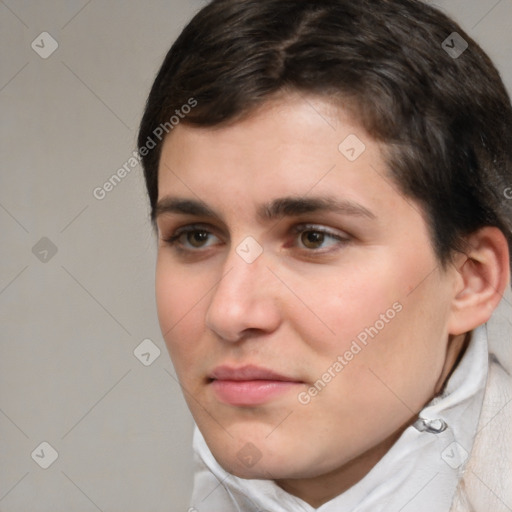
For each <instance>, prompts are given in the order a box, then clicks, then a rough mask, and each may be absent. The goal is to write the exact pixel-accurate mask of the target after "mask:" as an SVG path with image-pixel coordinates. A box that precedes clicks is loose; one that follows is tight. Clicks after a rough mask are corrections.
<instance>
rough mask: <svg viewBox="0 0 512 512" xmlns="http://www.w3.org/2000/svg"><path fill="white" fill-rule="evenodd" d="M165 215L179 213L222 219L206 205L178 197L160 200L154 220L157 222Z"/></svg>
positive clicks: (167, 197) (166, 197)
mask: <svg viewBox="0 0 512 512" xmlns="http://www.w3.org/2000/svg"><path fill="white" fill-rule="evenodd" d="M165 213H179V214H182V215H193V216H196V217H214V218H218V219H220V218H221V216H220V215H218V214H217V213H216V212H214V211H213V210H212V209H211V208H210V207H209V206H208V205H206V203H204V202H202V201H196V200H193V199H180V198H178V197H170V196H165V197H163V198H162V199H160V200H159V201H158V202H157V204H156V206H155V210H154V212H153V219H154V220H156V219H157V218H158V217H159V216H160V215H163V214H165Z"/></svg>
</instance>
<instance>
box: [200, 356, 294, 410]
mask: <svg viewBox="0 0 512 512" xmlns="http://www.w3.org/2000/svg"><path fill="white" fill-rule="evenodd" d="M301 384H303V382H301V381H299V380H297V379H295V378H293V377H288V376H286V375H281V374H279V373H277V372H274V371H273V370H269V369H266V368H260V367H258V366H253V365H247V366H242V367H239V368H234V367H230V366H218V367H216V368H215V369H214V370H213V371H212V372H211V373H210V375H209V386H210V387H211V389H212V391H213V393H214V395H215V396H216V398H217V399H218V400H219V401H221V402H223V403H226V404H229V405H233V406H256V405H262V404H265V403H267V402H270V401H272V400H274V399H276V398H278V397H279V396H281V395H283V394H284V393H287V392H289V391H291V390H293V389H294V388H296V387H297V386H300V385H301Z"/></svg>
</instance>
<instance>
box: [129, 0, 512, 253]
mask: <svg viewBox="0 0 512 512" xmlns="http://www.w3.org/2000/svg"><path fill="white" fill-rule="evenodd" d="M454 32H456V33H457V35H456V36H454V35H453V33H454ZM450 37H451V38H452V39H450ZM454 37H455V38H456V39H454ZM460 38H462V39H460ZM443 41H448V43H445V44H444V45H443ZM456 41H457V42H459V43H460V42H461V41H464V42H465V43H467V45H468V47H467V49H466V50H465V51H464V52H463V53H462V54H460V55H457V56H455V55H454V54H453V53H452V52H449V51H447V46H448V48H453V47H454V46H455V42H456ZM283 90H291V91H299V92H301V93H305V94H313V95H321V96H323V97H327V98H332V99H333V100H334V101H336V102H338V103H340V104H342V105H343V103H345V104H346V105H350V106H351V111H353V114H354V115H355V117H356V119H357V120H358V121H359V122H360V123H361V125H362V126H363V127H364V128H365V130H366V131H367V132H368V133H369V134H370V135H371V136H372V137H374V138H375V139H376V140H379V141H382V142H384V143H386V144H387V145H388V147H389V149H390V151H389V154H388V155H387V160H388V162H387V163H388V167H389V173H390V176H391V178H392V179H393V180H394V181H395V183H396V184H397V185H398V187H399V189H400V190H401V192H402V193H404V194H405V195H406V196H408V197H410V198H412V199H415V200H417V201H418V202H419V204H420V205H421V206H422V208H423V210H424V212H425V214H426V218H427V220H428V223H429V226H430V229H431V233H432V240H433V246H434V247H435V249H436V253H437V255H438V257H439V259H440V261H441V262H443V263H444V262H446V261H447V260H448V259H449V256H450V255H451V253H452V251H454V250H461V249H463V245H462V243H463V240H464V236H465V235H468V234H470V233H472V232H474V231H476V230H477V229H479V228H481V227H483V226H488V225H490V226H496V227H498V228H499V229H500V230H501V231H502V232H503V233H504V234H505V236H506V237H507V239H508V242H509V248H510V247H512V213H511V212H512V199H510V198H509V199H507V197H506V196H507V194H506V191H507V190H511V189H510V187H511V186H512V107H511V104H510V98H509V96H508V94H507V91H506V89H505V87H504V85H503V83H502V81H501V78H500V76H499V73H498V71H497V70H496V68H495V67H494V65H493V64H492V62H491V61H490V59H489V57H488V56H487V55H486V54H485V53H484V52H483V50H482V49H481V48H480V47H479V46H478V44H477V43H476V42H475V41H473V40H472V39H471V38H470V37H469V36H468V35H467V34H466V33H465V32H464V31H463V30H462V29H461V28H460V27H459V26H458V25H457V24H456V23H455V22H454V21H452V20H451V19H449V18H448V17H447V16H445V15H444V14H443V13H441V12H440V11H438V10H436V9H434V8H433V7H431V6H429V5H427V4H425V3H423V2H420V1H416V0H214V1H213V2H211V3H210V4H208V5H207V6H206V7H204V8H203V9H202V10H201V11H200V12H199V13H198V14H197V15H196V16H195V17H194V18H193V19H192V21H191V22H190V23H189V24H188V25H187V26H186V27H185V29H184V30H183V32H182V33H181V35H180V36H179V38H178V39H177V40H176V42H175V43H174V45H173V46H172V48H171V49H170V51H169V53H168V54H167V56H166V58H165V60H164V62H163V64H162V67H161V69H160V71H159V73H158V75H157V77H156V80H155V82H154V84H153V87H152V89H151V92H150V95H149V98H148V101H147V105H146V110H145V113H144V116H143V118H142V122H141V126H140V132H139V139H138V143H139V149H140V148H141V147H143V146H144V145H146V144H147V141H148V140H149V139H151V138H152V137H153V138H154V135H153V134H154V130H155V128H156V127H157V126H159V125H162V124H165V123H166V121H168V119H169V117H170V116H172V115H173V113H174V112H175V110H176V109H179V108H180V107H181V106H182V105H184V104H187V102H189V101H190V98H194V101H195V102H197V106H195V108H193V109H191V111H190V112H189V114H187V115H186V116H184V118H183V119H182V120H180V122H183V123H187V124H192V125H198V126H213V125H221V124H224V123H228V122H232V121H236V120H237V119H239V118H241V117H242V116H244V115H247V114H249V113H250V112H251V111H253V110H254V109H255V108H256V107H258V106H259V105H261V104H262V103H263V102H265V101H267V100H268V99H270V98H271V96H272V95H274V94H276V93H278V92H282V91H283ZM163 140H164V139H163V138H160V139H159V140H157V141H155V146H156V147H155V148H154V149H152V150H151V151H146V152H145V156H143V157H142V163H143V167H144V174H145V179H146V184H147V190H148V194H149V199H150V204H151V209H152V219H153V220H154V209H155V205H156V201H157V197H158V164H159V159H160V152H161V146H162V142H163ZM511 254H512V250H511Z"/></svg>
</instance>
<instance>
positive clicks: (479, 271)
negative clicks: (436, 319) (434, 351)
mask: <svg viewBox="0 0 512 512" xmlns="http://www.w3.org/2000/svg"><path fill="white" fill-rule="evenodd" d="M466 242H467V248H468V249H467V251H466V253H465V254H461V255H457V257H456V258H455V262H454V270H455V272H456V279H455V288H454V297H453V300H452V310H451V313H450V319H449V323H448V329H449V331H448V332H449V333H450V334H453V335H458V334H463V333H467V332H469V331H471V330H473V329H475V328H476V327H478V326H479V325H482V324H484V323H485V322H487V321H488V320H489V318H490V317H491V315H492V313H493V311H494V310H495V308H496V307H497V305H498V304H499V302H500V300H501V298H502V297H503V294H504V292H505V289H506V287H507V286H508V285H509V283H510V255H509V248H508V243H507V239H506V238H505V235H504V234H503V232H502V231H501V230H499V229H498V228H495V227H490V226H488V227H484V228H482V229H480V230H478V231H476V232H475V233H472V234H471V235H469V236H468V237H467V238H466Z"/></svg>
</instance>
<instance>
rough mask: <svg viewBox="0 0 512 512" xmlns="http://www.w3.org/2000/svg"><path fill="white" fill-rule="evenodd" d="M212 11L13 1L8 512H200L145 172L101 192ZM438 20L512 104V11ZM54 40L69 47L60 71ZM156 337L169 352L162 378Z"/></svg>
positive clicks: (478, 1)
mask: <svg viewBox="0 0 512 512" xmlns="http://www.w3.org/2000/svg"><path fill="white" fill-rule="evenodd" d="M201 5H202V2H201V1H200V0H196V1H186V0H166V1H164V0H150V1H147V2H142V1H133V0H131V1H121V0H112V1H108V2H107V1H106V0H103V1H100V0H90V1H84V0H76V1H70V0H68V1H64V0H61V1H59V0H48V1H44V2H36V1H22V0H3V1H0V53H1V75H0V104H1V109H2V116H1V157H2V159H1V165H2V170H1V186H0V230H1V243H0V251H1V260H0V261H1V267H0V319H1V321H0V329H1V331H0V332H1V345H0V511H2V512H18V511H19V512H40V511H41V512H42V511H48V512H55V511H64V510H65V511H69V512H89V511H91V512H94V511H98V510H100V511H104V512H107V511H108V512H115V511H119V512H153V511H154V512H163V511H172V512H174V511H186V510H187V509H188V497H189V494H190V491H191V483H192V464H191V448H190V444H191V434H192V419H191V416H190V414H189V412H188V410H187V408H186V406H185V403H184V401H183V399H182V397H181V393H180V389H179V386H178V385H177V382H176V379H175V373H174V370H173V369H172V365H171V363H170V361H169V358H168V355H167V352H166V349H165V344H164V342H163V340H162V338H161V335H160V331H159V327H158V323H157V318H156V312H155V302H154V293H153V275H154V262H155V240H154V238H153V234H152V231H151V226H150V224H149V222H148V207H147V202H146V197H145V192H144V188H143V182H142V179H141V172H140V168H139V167H138V166H137V167H135V168H133V170H132V171H131V172H130V173H129V174H128V175H127V176H126V177H125V178H124V179H123V180H122V181H121V182H120V183H119V184H118V185H117V186H116V187H115V188H114V189H113V190H112V191H110V192H109V193H108V194H106V197H105V198H104V199H103V200H98V199H96V198H95V197H94V196H93V190H94V189H95V188H96V187H101V186H102V185H103V183H104V182H105V181H107V180H108V179H109V178H110V177H111V176H112V174H114V173H115V172H116V171H117V169H118V168H120V167H121V166H122V165H123V164H125V163H126V162H127V160H128V159H129V158H130V157H131V156H132V151H134V149H135V148H136V144H135V140H136V129H137V124H138V121H139V118H140V116H141V113H142V108H143V104H144V101H145V99H146V95H147V93H148V91H149V87H150V85H151V83H152V79H153V77H154V75H155V73H156V70H157V68H158V66H159V64H160V63H161V60H162V58H163V56H164V55H165V53H166V51H167V50H168V48H169V46H170V44H171V43H172V41H173V40H174V38H175V37H176V36H177V35H178V33H179V30H180V29H181V28H182V27H183V26H184V24H185V23H186V21H187V20H188V19H189V18H190V17H191V15H192V14H193V13H194V12H195V11H196V10H197V9H198V8H199V7H200V6H201ZM437 5H439V6H441V7H442V8H443V9H444V10H445V11H447V12H448V13H449V14H451V15H452V16H454V17H455V18H456V19H457V20H458V21H459V22H460V23H461V24H462V26H463V28H464V29H466V30H467V31H468V32H469V33H470V34H471V35H472V36H473V37H474V38H476V39H477V41H479V42H480V44H481V45H482V46H483V47H484V49H486V50H487V51H488V52H489V54H490V55H491V57H492V58H493V59H494V61H495V62H496V64H497V65H498V67H499V69H500V70H501V72H502V76H503V78H504V80H505V82H506V84H507V86H508V87H509V90H512V50H511V49H512V30H511V28H512V0H500V1H497V0H485V1H483V0H471V1H468V0H450V1H440V2H439V1H438V2H437ZM42 32H48V33H49V34H51V36H52V37H53V38H54V39H55V40H56V41H57V43H58V45H59V46H58V49H57V50H56V51H55V52H54V53H53V54H52V55H50V56H49V57H48V58H46V59H43V58H42V57H40V56H39V54H38V53H36V51H34V50H33V49H32V47H31V44H32V42H33V41H34V40H35V42H36V43H35V44H38V45H39V47H38V50H39V51H40V52H44V51H48V50H49V49H50V48H51V46H50V40H49V39H44V41H43V43H41V37H38V36H39V34H41V33H42ZM44 37H47V36H44ZM43 237H45V238H46V239H49V240H50V241H51V242H49V241H48V240H46V239H43V240H42V241H40V240H41V239H42V238H43ZM34 246H35V248H34ZM55 248H56V249H57V252H56V253H55V254H53V252H54V251H55ZM45 251H47V252H45ZM144 339H150V340H152V342H153V343H154V345H155V346H156V347H158V348H159V349H160V350H161V354H160V357H158V358H156V359H154V357H155V356H154V353H153V351H150V356H144V357H145V358H146V362H147V363H149V362H151V364H149V365H148V366H145V365H144V364H142V362H141V361H140V360H139V359H137V358H136V357H135V355H134V350H135V349H136V347H137V346H138V345H139V344H140V343H141V342H142V340H144ZM152 350H154V349H152ZM148 358H149V359H150V361H147V359H148ZM143 359H144V358H143ZM43 441H46V442H48V443H49V444H50V445H51V446H52V447H53V448H54V449H55V450H56V451H57V452H58V458H57V459H56V460H55V462H53V464H52V465H51V466H50V467H48V468H47V469H43V468H42V467H40V465H39V464H44V462H45V461H46V462H48V461H49V460H50V459H49V458H50V457H51V454H50V452H49V450H48V449H47V448H45V447H44V446H43V447H40V446H39V445H40V443H41V442H43ZM41 450H42V451H41ZM34 451H35V452H34ZM33 453H34V455H33V456H31V454H33Z"/></svg>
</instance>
